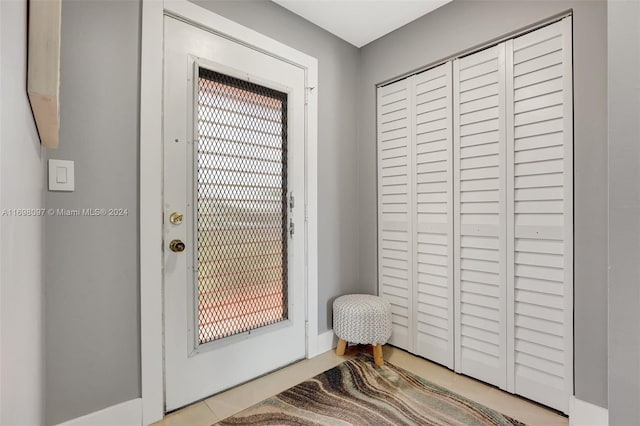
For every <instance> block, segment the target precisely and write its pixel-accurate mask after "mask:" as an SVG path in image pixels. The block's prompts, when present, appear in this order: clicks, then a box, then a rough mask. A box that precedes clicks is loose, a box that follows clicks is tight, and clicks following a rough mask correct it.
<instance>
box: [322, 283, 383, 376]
mask: <svg viewBox="0 0 640 426" xmlns="http://www.w3.org/2000/svg"><path fill="white" fill-rule="evenodd" d="M333 332H334V333H335V334H336V336H338V339H340V340H339V341H338V347H337V348H336V354H338V355H344V351H345V349H346V348H347V343H348V342H351V343H356V344H367V345H373V359H374V360H375V363H376V365H383V364H384V359H383V357H382V345H384V344H385V343H387V341H388V340H389V337H391V304H389V302H388V301H386V300H385V299H383V298H382V297H378V296H372V295H370V294H347V295H346V296H340V297H338V298H337V299H336V300H335V301H334V302H333Z"/></svg>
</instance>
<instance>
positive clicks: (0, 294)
mask: <svg viewBox="0 0 640 426" xmlns="http://www.w3.org/2000/svg"><path fill="white" fill-rule="evenodd" d="M26 80H27V0H19V1H0V110H1V114H0V209H1V210H3V211H4V209H8V210H9V212H11V210H10V209H38V208H42V207H43V188H42V162H43V157H44V155H43V149H42V148H41V147H40V139H39V138H38V132H37V130H36V127H35V123H34V120H33V115H32V113H31V106H30V105H29V100H28V99H27V91H26V90H25V89H26V87H27V81H26ZM43 225H44V221H43V220H42V217H34V216H31V217H25V216H16V215H13V214H11V213H9V214H4V213H3V214H2V215H1V216H0V236H1V238H0V425H7V426H9V425H20V426H37V425H41V424H42V421H43V418H44V404H43V393H42V387H43V385H44V347H43V346H44V321H43V316H44V315H43V308H44V297H43V294H42V293H43V290H42V289H43V282H42V265H43V262H44V257H43V247H42V237H43V232H44V230H43Z"/></svg>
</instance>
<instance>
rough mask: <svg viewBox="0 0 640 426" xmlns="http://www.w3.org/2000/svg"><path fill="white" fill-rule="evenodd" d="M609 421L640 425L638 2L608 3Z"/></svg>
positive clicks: (639, 64) (614, 423)
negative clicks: (639, 402)
mask: <svg viewBox="0 0 640 426" xmlns="http://www.w3.org/2000/svg"><path fill="white" fill-rule="evenodd" d="M608 24H609V25H608V30H609V34H608V53H609V78H608V82H609V87H608V89H609V262H610V270H609V420H610V424H611V425H638V424H640V405H639V404H638V401H640V329H639V327H638V325H639V324H640V288H639V283H640V262H638V259H640V185H639V182H640V142H639V141H640V3H639V2H637V1H627V2H621V1H611V2H609V3H608Z"/></svg>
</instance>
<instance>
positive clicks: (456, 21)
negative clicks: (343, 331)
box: [358, 0, 607, 407]
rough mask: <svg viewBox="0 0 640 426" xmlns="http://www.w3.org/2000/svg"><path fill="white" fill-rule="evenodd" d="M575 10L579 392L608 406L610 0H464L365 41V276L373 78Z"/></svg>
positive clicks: (370, 278)
mask: <svg viewBox="0 0 640 426" xmlns="http://www.w3.org/2000/svg"><path fill="white" fill-rule="evenodd" d="M569 9H573V13H574V22H573V25H574V39H573V44H574V50H573V56H574V68H575V71H574V89H575V90H574V98H575V108H574V117H575V121H574V127H575V134H574V138H575V148H574V150H575V152H574V163H575V165H574V169H575V170H574V173H575V190H574V203H575V210H574V211H575V326H574V334H575V364H574V368H575V394H576V396H577V397H578V398H579V399H581V400H584V401H587V402H590V403H593V404H596V405H599V406H602V407H607V245H606V241H607V144H606V140H607V86H606V76H607V68H606V67H607V65H606V64H607V55H606V52H607V50H606V48H607V46H606V43H607V10H606V3H605V2H604V1H511V2H506V1H460V0H455V1H453V2H452V3H449V4H447V5H445V6H443V7H441V8H440V9H438V10H436V11H435V12H433V13H430V14H429V15H426V16H424V17H422V18H420V19H418V20H416V21H413V22H412V23H410V24H408V25H406V26H405V27H403V28H400V29H399V30H396V31H395V32H393V33H391V34H389V35H387V36H385V37H383V38H381V39H378V40H376V41H374V42H373V43H370V44H369V45H367V46H365V47H364V48H363V49H362V50H361V65H360V66H361V70H362V73H361V75H360V79H359V80H360V88H361V93H360V103H359V108H360V111H361V116H360V119H359V122H360V130H359V134H360V137H359V144H360V146H359V150H358V153H359V159H358V161H359V163H358V164H359V167H358V171H359V187H358V191H359V196H360V203H359V209H360V210H359V211H360V221H359V222H360V279H361V281H362V282H363V283H366V284H367V285H369V286H370V287H369V288H368V290H369V291H375V289H376V288H375V282H376V274H377V270H376V262H377V259H376V244H377V243H376V220H377V219H376V205H377V204H376V133H375V131H376V121H375V117H376V115H375V104H376V103H375V85H376V84H378V83H381V82H384V81H386V80H389V79H392V78H394V77H396V76H399V75H403V74H406V73H407V72H409V71H411V70H416V69H419V68H422V67H424V66H426V65H429V64H432V63H435V62H438V61H441V60H443V59H446V58H449V57H451V56H452V55H455V54H456V53H458V52H461V51H464V50H467V49H469V48H471V47H473V46H477V45H481V44H484V43H485V42H488V41H490V40H494V39H497V38H501V37H503V36H505V35H508V34H510V33H512V32H514V31H517V30H519V29H522V28H525V27H528V26H530V25H531V24H533V23H535V22H538V21H541V20H545V19H546V18H548V17H551V16H553V15H556V14H558V13H561V12H564V11H567V10H569Z"/></svg>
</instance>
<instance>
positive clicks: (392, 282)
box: [377, 80, 414, 350]
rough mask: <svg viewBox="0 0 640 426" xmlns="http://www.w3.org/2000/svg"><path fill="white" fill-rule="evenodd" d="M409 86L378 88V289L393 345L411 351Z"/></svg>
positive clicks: (411, 255) (399, 83)
mask: <svg viewBox="0 0 640 426" xmlns="http://www.w3.org/2000/svg"><path fill="white" fill-rule="evenodd" d="M411 99H412V93H411V87H410V85H409V81H408V80H402V81H399V82H396V83H393V84H390V85H387V86H384V87H380V88H378V102H377V103H378V105H377V114H378V290H379V294H380V296H382V297H384V298H386V299H387V300H388V301H389V302H390V303H391V312H392V321H393V334H392V336H391V340H390V342H389V343H391V344H393V345H396V346H398V347H401V348H404V349H408V350H412V346H411V345H412V344H413V335H414V325H413V307H412V304H413V285H412V282H413V244H414V243H413V229H412V222H413V219H412V217H413V214H414V213H413V199H414V197H413V193H414V192H413V183H412V179H411V176H412V173H413V167H412V158H413V155H414V154H413V150H412V142H411V140H412V137H411V134H410V132H411V128H412V127H413V124H412V118H411V112H410V111H411V110H412V106H411V104H410V103H411Z"/></svg>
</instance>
